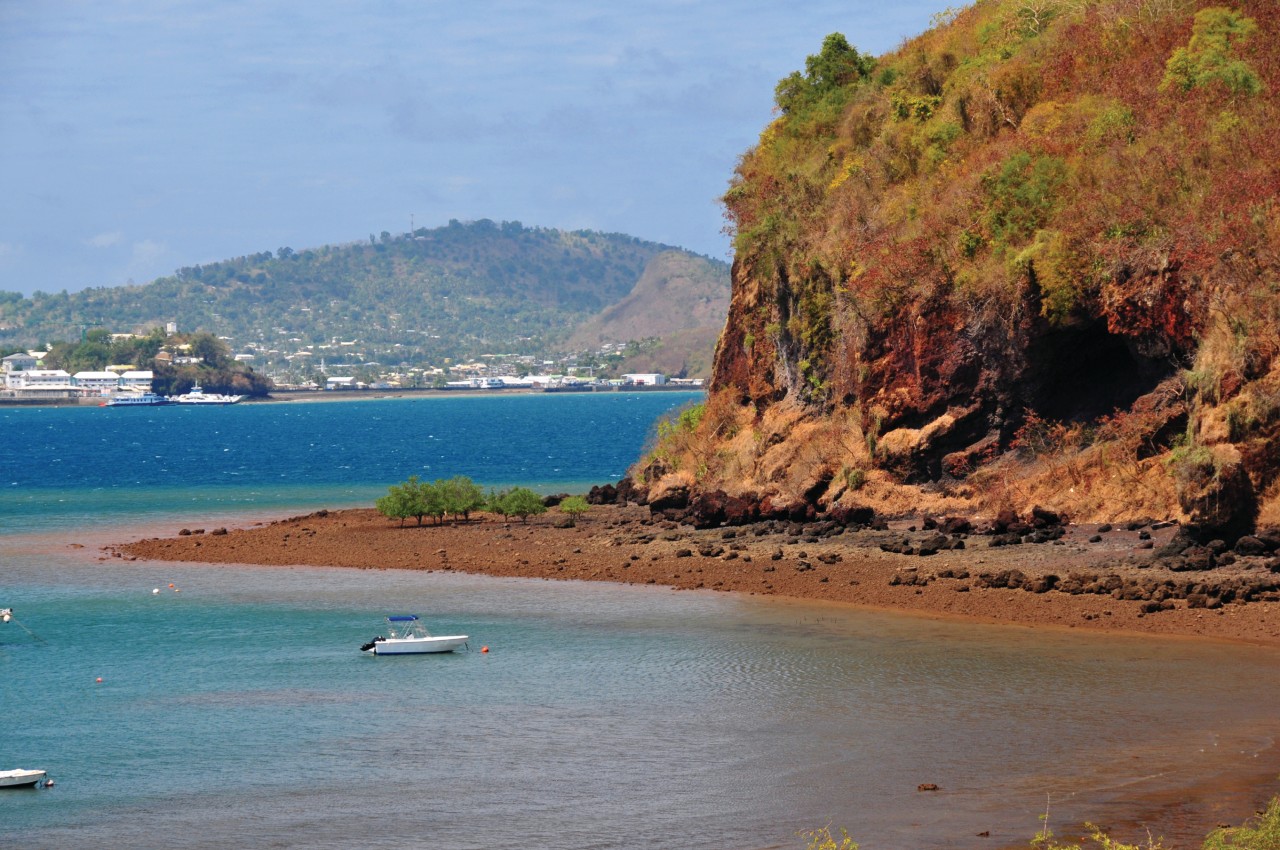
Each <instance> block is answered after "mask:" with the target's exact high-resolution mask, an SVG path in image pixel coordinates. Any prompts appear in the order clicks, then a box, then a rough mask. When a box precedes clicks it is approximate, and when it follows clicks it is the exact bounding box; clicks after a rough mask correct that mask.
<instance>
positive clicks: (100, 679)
mask: <svg viewBox="0 0 1280 850" xmlns="http://www.w3.org/2000/svg"><path fill="white" fill-rule="evenodd" d="M94 681H95V682H97V683H98V684H102V677H101V676H99V677H98V678H97V679H94Z"/></svg>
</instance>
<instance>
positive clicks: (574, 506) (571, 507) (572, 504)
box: [560, 496, 591, 528]
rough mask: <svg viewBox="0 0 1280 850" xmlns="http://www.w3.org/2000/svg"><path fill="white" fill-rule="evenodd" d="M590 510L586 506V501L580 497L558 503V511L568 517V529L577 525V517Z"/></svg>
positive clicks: (587, 505)
mask: <svg viewBox="0 0 1280 850" xmlns="http://www.w3.org/2000/svg"><path fill="white" fill-rule="evenodd" d="M590 509H591V506H590V505H589V504H587V500H586V499H584V498H582V497H581V496H570V497H569V498H567V499H565V500H563V501H562V502H560V510H561V511H563V512H564V513H565V515H567V516H568V517H569V527H570V528H573V527H574V526H576V525H577V524H578V515H579V514H585V513H586V512H587V511H589V510H590Z"/></svg>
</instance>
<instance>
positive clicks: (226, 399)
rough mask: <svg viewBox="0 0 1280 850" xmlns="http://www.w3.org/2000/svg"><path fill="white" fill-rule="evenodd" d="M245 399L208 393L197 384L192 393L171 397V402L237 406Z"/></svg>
mask: <svg viewBox="0 0 1280 850" xmlns="http://www.w3.org/2000/svg"><path fill="white" fill-rule="evenodd" d="M242 398H244V396H242V395H226V394H225V393H207V392H205V391H204V388H203V387H201V386H200V385H199V384H196V385H195V386H193V387H192V388H191V391H190V392H185V393H183V394H182V395H171V396H169V401H171V402H173V403H174V404H235V403H236V402H238V401H240V399H242Z"/></svg>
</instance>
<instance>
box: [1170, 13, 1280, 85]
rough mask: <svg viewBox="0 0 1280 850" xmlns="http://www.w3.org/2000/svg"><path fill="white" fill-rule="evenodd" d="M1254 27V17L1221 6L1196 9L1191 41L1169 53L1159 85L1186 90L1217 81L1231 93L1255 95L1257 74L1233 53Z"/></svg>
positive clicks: (1258, 82) (1258, 81)
mask: <svg viewBox="0 0 1280 850" xmlns="http://www.w3.org/2000/svg"><path fill="white" fill-rule="evenodd" d="M1257 29H1258V24H1257V22H1256V21H1254V20H1253V18H1246V17H1244V16H1243V15H1241V14H1240V13H1239V12H1236V11H1233V10H1231V9H1227V8H1224V7H1222V6H1210V7H1208V8H1205V9H1201V10H1200V11H1199V12H1196V18H1195V24H1194V26H1193V27H1192V30H1191V41H1190V42H1189V43H1188V44H1187V46H1186V47H1179V48H1178V49H1177V50H1175V51H1173V55H1172V56H1170V57H1169V61H1168V63H1167V64H1166V65H1165V74H1164V79H1163V80H1162V81H1161V83H1160V88H1161V89H1167V88H1171V87H1175V88H1177V89H1178V90H1179V91H1183V92H1188V91H1191V90H1192V89H1194V88H1199V87H1200V86H1204V85H1208V84H1209V83H1212V82H1220V83H1222V84H1223V85H1224V86H1226V88H1227V90H1228V91H1230V92H1231V93H1232V94H1246V95H1254V94H1257V93H1258V92H1260V91H1262V81H1261V80H1259V79H1258V75H1257V74H1255V73H1254V72H1253V69H1251V68H1250V67H1249V65H1248V64H1247V63H1246V62H1244V60H1242V59H1237V58H1235V57H1234V54H1235V48H1236V47H1237V46H1238V45H1240V44H1241V43H1243V42H1245V41H1247V40H1248V39H1249V37H1250V36H1251V35H1253V34H1254V33H1255V32H1256V31H1257Z"/></svg>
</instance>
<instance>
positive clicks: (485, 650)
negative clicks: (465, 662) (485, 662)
mask: <svg viewBox="0 0 1280 850" xmlns="http://www.w3.org/2000/svg"><path fill="white" fill-rule="evenodd" d="M480 651H481V652H488V651H489V647H487V646H482V647H480Z"/></svg>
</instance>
